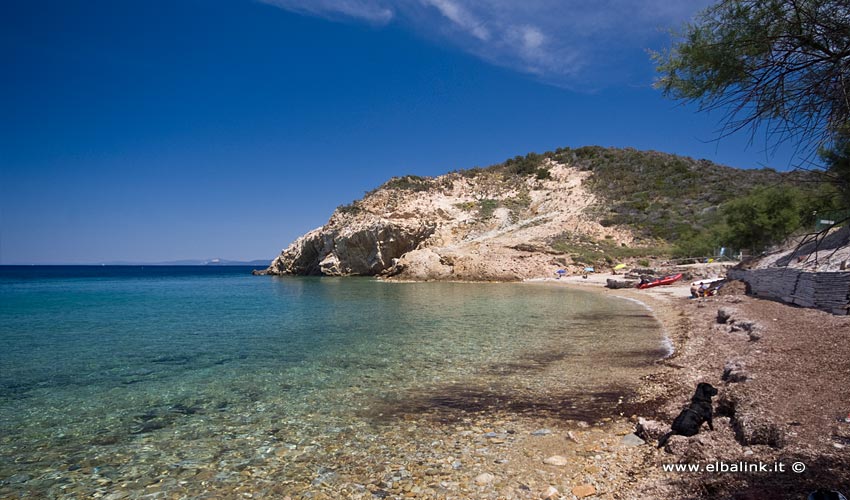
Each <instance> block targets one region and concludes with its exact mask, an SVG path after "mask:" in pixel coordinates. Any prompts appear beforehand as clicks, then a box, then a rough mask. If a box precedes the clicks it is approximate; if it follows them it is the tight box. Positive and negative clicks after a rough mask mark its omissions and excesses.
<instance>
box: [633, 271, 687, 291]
mask: <svg viewBox="0 0 850 500" xmlns="http://www.w3.org/2000/svg"><path fill="white" fill-rule="evenodd" d="M680 279H682V273H679V274H671V275H670V276H664V277H663V278H658V279H654V280H652V281H649V282H646V283H639V284H638V286H637V287H638V289H640V290H643V289H646V288H652V287H654V286H661V285H670V284H672V283H675V282H677V281H679V280H680Z"/></svg>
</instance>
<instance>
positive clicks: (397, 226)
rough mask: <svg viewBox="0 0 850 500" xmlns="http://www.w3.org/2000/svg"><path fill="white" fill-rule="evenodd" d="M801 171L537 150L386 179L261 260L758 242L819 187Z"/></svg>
mask: <svg viewBox="0 0 850 500" xmlns="http://www.w3.org/2000/svg"><path fill="white" fill-rule="evenodd" d="M799 181H800V176H799V175H797V174H789V173H778V172H776V171H774V170H771V169H759V170H741V169H735V168H731V167H725V166H721V165H717V164H714V163H712V162H710V161H707V160H694V159H691V158H686V157H680V156H676V155H671V154H666V153H659V152H655V151H638V150H635V149H616V148H603V147H598V146H588V147H582V148H577V149H571V148H561V149H557V150H556V151H551V152H546V153H543V154H536V153H531V154H528V155H526V156H518V157H515V158H512V159H509V160H507V161H505V162H502V163H500V164H497V165H492V166H490V167H487V168H473V169H467V170H458V171H454V172H451V173H448V174H446V175H442V176H439V177H435V178H429V177H418V176H410V175H409V176H403V177H395V178H392V179H390V180H389V181H387V182H386V183H384V184H383V185H382V186H380V187H379V188H377V189H375V190H373V191H371V192H369V193H367V194H366V196H364V198H362V199H360V200H357V201H355V202H353V203H351V204H349V205H345V206H341V207H339V208H338V209H337V211H336V212H335V213H334V214H333V216H332V217H331V219H330V221H329V222H328V224H326V225H325V226H324V227H323V228H320V229H317V230H315V231H313V232H311V233H308V234H307V235H305V236H303V237H302V238H300V239H299V240H297V241H296V242H294V243H293V244H292V245H291V246H290V247H289V248H288V249H286V250H285V251H284V252H283V253H282V254H281V256H280V257H279V258H278V259H276V260H275V262H274V263H273V264H272V266H271V267H270V268H269V271H268V272H271V273H282V274H286V273H292V274H331V275H348V274H384V275H397V276H400V277H406V278H411V279H473V280H474V279H486V280H490V279H497V280H511V279H521V278H527V277H533V276H541V275H550V274H551V273H553V272H554V271H555V270H557V269H559V268H568V269H572V270H578V269H581V268H583V267H584V266H586V265H595V266H602V267H604V266H606V265H614V264H615V263H618V262H623V261H625V260H629V259H631V260H634V261H637V263H638V264H640V263H642V262H643V261H649V260H652V259H667V258H670V257H671V256H675V257H685V256H689V257H707V256H711V255H713V253H714V251H715V249H716V248H717V247H719V246H720V245H724V244H727V241H728V242H737V241H757V242H761V241H763V240H765V241H766V238H767V237H768V236H770V237H773V235H774V234H780V233H783V232H787V231H789V230H791V229H793V228H795V227H797V226H799V224H800V223H801V221H802V220H803V217H802V214H803V213H804V212H805V211H806V210H808V207H809V205H810V203H809V201H810V200H811V199H814V195H813V193H815V191H813V190H812V189H811V188H809V187H807V186H808V184H806V183H805V182H799ZM796 184H799V186H800V187H799V188H797V187H787V186H793V185H796ZM771 187H772V189H775V190H779V191H781V192H782V195H783V196H784V197H783V198H781V200H782V204H783V206H782V207H779V209H776V210H775V211H776V212H777V213H780V212H781V213H782V217H781V218H780V224H775V222H776V221H775V220H774V219H776V217H774V216H773V215H771V214H768V215H767V216H764V213H763V212H764V211H765V210H774V209H775V207H774V206H772V205H770V204H764V203H761V201H762V199H763V198H765V199H767V198H769V199H770V200H774V198H775V197H774V194H775V193H773V191H769V192H768V191H765V189H766V188H771ZM789 190H790V191H789ZM789 193H790V194H789ZM786 195H787V196H786ZM736 204H737V205H736ZM764 207H768V208H767V209H765V208H764ZM759 210H761V211H759ZM786 212H788V214H790V215H788V214H786ZM786 215H787V217H786ZM736 216H737V218H736ZM763 216H764V217H763ZM763 218H766V219H767V220H766V221H762V220H761V219H763ZM750 219H752V224H750V222H751V220H750ZM730 221H731V222H732V224H730ZM762 223H764V224H766V225H767V228H766V229H765V230H764V231H763V232H765V234H768V236H765V235H763V234H761V233H758V234H756V235H755V236H753V235H748V237H750V236H753V237H752V238H750V239H748V240H747V239H742V238H738V239H737V240H736V239H735V238H733V237H737V236H740V235H737V234H735V232H734V231H731V230H730V228H735V231H738V232H742V233H747V232H753V231H752V230H751V229H750V225H752V226H753V227H756V228H759V231H762V229H763V228H762V226H761V225H762ZM735 224H737V226H736V225H735ZM795 224H796V225H795Z"/></svg>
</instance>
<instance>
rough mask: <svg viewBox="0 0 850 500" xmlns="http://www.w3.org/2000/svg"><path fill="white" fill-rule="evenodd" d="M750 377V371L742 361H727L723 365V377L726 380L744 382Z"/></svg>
mask: <svg viewBox="0 0 850 500" xmlns="http://www.w3.org/2000/svg"><path fill="white" fill-rule="evenodd" d="M749 378H750V376H749V373H748V372H747V370H746V369H745V368H744V364H743V363H741V362H740V361H727V362H726V365H724V366H723V376H722V377H721V379H722V380H723V381H724V382H729V383H737V382H744V381H746V380H747V379H749Z"/></svg>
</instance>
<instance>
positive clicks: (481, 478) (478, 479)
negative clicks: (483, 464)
mask: <svg viewBox="0 0 850 500" xmlns="http://www.w3.org/2000/svg"><path fill="white" fill-rule="evenodd" d="M494 479H496V476H494V475H493V474H490V473H489V472H482V473H481V474H478V475H477V476H475V484H481V485H484V484H490V483H492V482H493V480H494Z"/></svg>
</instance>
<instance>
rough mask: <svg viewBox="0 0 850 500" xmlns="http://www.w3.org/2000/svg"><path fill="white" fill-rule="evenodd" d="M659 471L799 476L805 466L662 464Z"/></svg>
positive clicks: (774, 464) (777, 463)
mask: <svg viewBox="0 0 850 500" xmlns="http://www.w3.org/2000/svg"><path fill="white" fill-rule="evenodd" d="M661 469H662V470H664V472H682V473H698V474H699V473H708V474H725V473H752V474H770V473H780V474H782V473H787V472H793V473H797V474H800V473H802V472H805V470H806V464H804V463H803V462H794V463H791V464H787V463H785V462H761V461H757V462H744V461H738V462H721V461H715V462H707V463H673V464H662V465H661Z"/></svg>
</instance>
